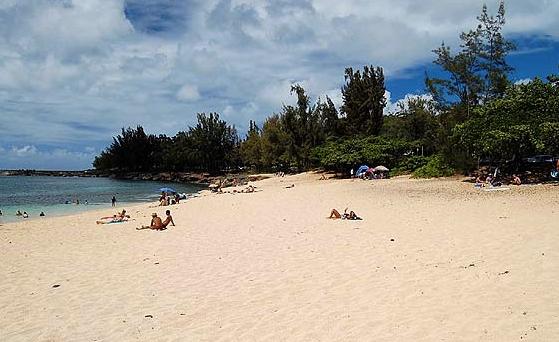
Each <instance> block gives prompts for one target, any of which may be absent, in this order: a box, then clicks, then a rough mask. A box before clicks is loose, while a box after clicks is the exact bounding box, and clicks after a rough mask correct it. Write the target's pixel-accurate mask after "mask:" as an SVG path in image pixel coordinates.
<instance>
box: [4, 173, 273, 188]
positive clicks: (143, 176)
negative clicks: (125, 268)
mask: <svg viewBox="0 0 559 342" xmlns="http://www.w3.org/2000/svg"><path fill="white" fill-rule="evenodd" d="M0 176H28V177H33V176H47V177H106V178H113V179H122V180H138V181H156V182H157V181H164V182H171V183H195V184H212V183H221V185H222V186H223V187H226V186H230V185H233V184H244V183H246V182H248V181H257V180H261V179H265V178H268V176H265V175H248V174H226V175H220V176H215V175H210V174H209V173H202V172H125V173H113V172H104V171H97V170H83V171H44V170H0Z"/></svg>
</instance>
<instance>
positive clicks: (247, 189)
mask: <svg viewBox="0 0 559 342" xmlns="http://www.w3.org/2000/svg"><path fill="white" fill-rule="evenodd" d="M240 192H244V193H247V194H248V193H251V192H254V186H252V185H249V186H247V187H246V188H245V189H243V190H241V191H240Z"/></svg>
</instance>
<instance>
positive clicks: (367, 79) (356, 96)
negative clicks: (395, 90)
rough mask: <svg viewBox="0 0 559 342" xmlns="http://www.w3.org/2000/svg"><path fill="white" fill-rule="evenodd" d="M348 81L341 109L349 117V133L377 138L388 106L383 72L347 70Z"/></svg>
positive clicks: (375, 70)
mask: <svg viewBox="0 0 559 342" xmlns="http://www.w3.org/2000/svg"><path fill="white" fill-rule="evenodd" d="M345 81H346V84H345V85H344V86H343V87H342V97H343V102H344V103H343V105H342V108H341V110H342V112H343V113H344V114H345V115H346V120H347V129H348V133H350V134H367V135H378V134H379V132H380V130H381V128H382V124H383V111H384V107H385V106H386V98H385V97H384V94H385V91H386V88H385V86H384V72H383V69H382V68H380V67H377V68H375V67H373V66H365V67H364V68H363V71H362V72H361V71H360V70H357V71H354V70H353V69H352V68H346V70H345Z"/></svg>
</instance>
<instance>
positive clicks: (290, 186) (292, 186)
mask: <svg viewBox="0 0 559 342" xmlns="http://www.w3.org/2000/svg"><path fill="white" fill-rule="evenodd" d="M294 187H295V184H291V185H288V186H286V187H285V188H286V189H291V188H294Z"/></svg>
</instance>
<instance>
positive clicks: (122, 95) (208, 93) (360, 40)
mask: <svg viewBox="0 0 559 342" xmlns="http://www.w3.org/2000/svg"><path fill="white" fill-rule="evenodd" d="M484 2H486V3H487V5H488V7H489V9H490V11H491V12H493V13H494V12H495V10H496V8H497V6H498V2H497V1H489V0H487V1H478V0H469V1H462V0H423V1H417V0H345V1H339V0H275V1H264V0H0V169H20V168H32V169H50V170H64V169H71V170H77V169H87V168H91V162H92V160H93V158H94V156H95V155H97V154H98V153H100V151H102V150H103V149H104V148H105V147H106V146H107V145H109V144H110V143H111V141H112V137H113V136H115V135H116V134H118V133H119V132H120V129H121V128H122V127H129V126H132V127H135V126H136V125H142V126H143V127H144V128H145V130H146V131H147V132H148V133H155V134H160V133H164V134H167V135H170V136H173V135H174V134H176V133H177V132H178V131H181V130H187V129H188V127H189V126H192V125H194V124H195V121H196V113H199V112H218V113H220V115H221V117H222V118H223V119H225V120H227V121H228V122H229V123H231V124H234V125H235V126H236V127H237V129H238V131H239V133H240V134H241V135H244V132H245V131H246V128H247V126H248V122H249V120H255V121H256V122H257V123H262V122H263V121H264V119H265V118H266V117H267V116H269V115H270V114H272V113H276V112H279V111H280V110H281V108H282V106H283V105H284V104H290V103H293V102H294V99H293V97H291V96H290V94H289V91H290V87H291V85H292V84H296V83H298V84H301V85H302V86H303V87H304V88H305V89H306V90H307V91H308V93H309V94H310V95H311V97H312V98H313V99H314V100H316V99H318V98H320V97H324V96H326V95H328V96H330V97H331V98H332V99H333V100H334V102H335V103H336V104H338V105H339V104H340V103H341V94H340V88H341V86H342V84H343V82H344V79H343V74H344V69H345V68H346V67H349V66H351V67H354V68H362V67H363V66H364V65H375V66H382V67H383V68H384V70H385V76H386V87H387V94H386V95H387V99H388V100H389V103H388V106H387V109H386V110H387V112H388V111H390V110H391V109H392V108H394V106H395V104H396V103H397V102H398V101H399V100H402V99H405V98H406V97H409V96H414V95H422V94H424V93H425V89H424V82H423V79H424V75H425V73H426V72H427V73H429V74H436V73H437V72H439V71H438V70H437V69H436V68H435V66H434V65H433V64H432V61H433V56H434V55H433V53H432V50H433V49H435V48H436V47H438V46H440V44H441V42H443V41H444V42H445V43H446V44H447V45H449V46H451V47H454V48H456V47H457V45H458V43H459V42H458V36H459V34H460V32H462V31H467V30H469V29H471V28H473V27H475V25H476V19H475V18H476V16H477V15H478V14H479V13H480V10H481V7H482V5H483V3H484ZM506 8H507V14H506V18H507V24H506V26H505V29H504V33H505V35H506V37H507V38H509V39H511V40H513V41H514V42H515V43H516V44H517V46H518V49H517V50H516V51H515V52H514V53H512V54H511V55H510V57H509V62H510V64H512V65H513V66H514V67H515V71H514V72H513V73H512V74H511V79H512V80H513V81H515V82H516V81H518V82H525V81H526V80H529V79H531V78H533V77H536V76H539V77H545V76H546V75H548V74H551V73H559V67H558V65H559V20H557V18H559V1H555V0H509V1H506Z"/></svg>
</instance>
